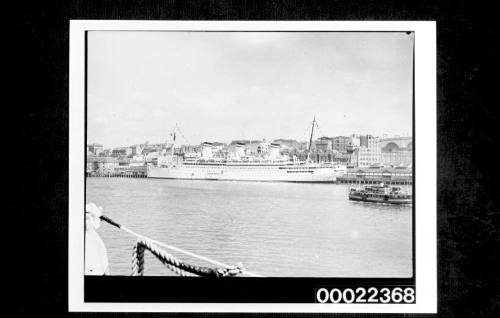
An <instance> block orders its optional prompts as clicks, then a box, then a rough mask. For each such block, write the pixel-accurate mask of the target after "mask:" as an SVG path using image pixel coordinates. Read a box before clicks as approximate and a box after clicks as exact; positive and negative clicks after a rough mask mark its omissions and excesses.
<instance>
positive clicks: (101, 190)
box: [70, 22, 435, 310]
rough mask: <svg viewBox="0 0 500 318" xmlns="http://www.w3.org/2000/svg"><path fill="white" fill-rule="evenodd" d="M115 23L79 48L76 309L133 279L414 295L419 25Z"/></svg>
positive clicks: (411, 298)
mask: <svg viewBox="0 0 500 318" xmlns="http://www.w3.org/2000/svg"><path fill="white" fill-rule="evenodd" d="M220 24H223V23H219V24H215V26H218V25H220ZM111 26H112V27H110V28H106V27H100V26H99V24H98V25H97V26H95V27H92V28H90V29H85V30H84V32H83V33H80V39H84V40H83V41H79V42H78V44H74V47H76V46H77V45H78V49H79V52H80V54H81V56H82V57H83V58H80V59H79V60H78V61H79V64H78V65H79V66H78V70H79V71H82V73H81V74H80V73H79V74H80V77H79V80H78V82H77V84H76V85H73V86H72V87H75V86H76V87H77V88H78V89H75V90H74V91H73V92H76V91H77V90H78V94H76V93H73V97H74V98H77V99H78V100H79V103H81V105H83V106H84V107H82V108H78V109H79V110H78V112H74V113H73V116H77V115H75V114H81V115H83V116H81V117H83V118H81V117H80V116H78V117H73V118H76V120H77V121H78V122H79V124H78V125H77V126H78V136H79V137H78V139H77V140H78V141H75V142H74V143H73V145H74V147H75V149H77V148H78V149H79V150H78V151H79V153H80V154H83V158H84V167H85V168H84V171H83V170H82V169H81V168H80V167H81V165H80V164H78V168H79V171H78V172H76V171H75V173H77V174H79V176H78V178H79V180H80V181H83V187H82V188H81V191H80V192H79V196H81V198H82V199H83V200H82V201H83V202H82V203H83V204H82V206H81V207H80V209H81V210H80V211H79V212H76V211H71V215H73V216H74V218H76V219H77V220H78V222H77V223H74V224H78V225H77V226H78V229H75V228H70V236H71V235H72V233H73V232H74V233H76V234H74V236H73V237H76V238H77V240H78V244H77V245H75V246H79V247H83V251H80V252H79V253H82V254H79V255H82V256H83V258H80V259H81V260H82V263H81V264H78V265H77V266H78V268H79V269H80V270H82V269H83V270H84V274H83V275H82V276H84V278H85V291H84V294H85V299H86V300H85V301H90V302H98V303H99V302H106V299H107V298H106V299H104V298H103V299H102V300H98V298H99V297H97V298H93V297H94V296H92V292H91V291H90V290H94V291H95V290H100V289H101V288H100V287H99V288H98V287H96V286H102V284H106V283H102V282H106V281H107V282H111V280H110V279H112V278H113V277H116V278H114V279H119V280H120V284H121V285H120V286H126V285H127V283H126V279H129V277H130V276H132V278H134V279H135V280H134V282H138V281H141V279H146V278H148V279H149V281H160V280H162V279H165V281H167V282H170V281H172V282H173V279H175V284H176V286H177V285H179V284H183V280H185V282H189V284H195V285H196V284H197V282H198V281H199V282H203V284H205V283H206V282H208V283H207V284H210V282H220V281H222V282H226V284H233V282H235V283H234V284H236V285H237V284H239V282H241V283H242V284H245V281H251V282H253V281H259V282H261V281H264V282H265V281H266V280H267V281H269V280H270V279H275V278H279V279H293V278H300V279H305V280H307V279H314V280H315V283H314V284H313V285H314V286H315V288H313V290H310V291H308V294H310V296H311V297H310V299H308V300H307V301H303V302H310V303H315V302H316V303H330V304H331V305H334V304H337V303H344V304H350V303H353V302H356V303H357V302H365V303H367V302H368V303H378V304H382V303H384V304H388V303H390V304H396V306H399V305H404V304H406V305H407V306H412V305H415V303H416V302H418V301H417V300H418V297H420V296H421V297H424V295H418V296H417V295H416V293H415V286H416V285H418V283H417V280H418V277H419V276H417V275H416V273H417V272H418V270H417V269H416V268H417V264H416V262H417V261H422V262H425V259H424V258H425V257H426V255H420V254H419V253H420V252H418V251H417V249H416V235H417V234H416V233H419V231H424V230H425V229H424V228H422V227H427V226H428V227H427V229H432V227H433V226H435V225H434V224H430V223H429V224H428V225H425V224H424V223H423V222H422V221H417V219H416V216H417V215H418V213H421V212H422V211H421V210H420V209H419V203H420V201H419V202H417V201H416V194H417V193H418V194H419V195H426V194H425V193H424V192H422V193H420V192H418V191H416V189H417V188H416V186H417V185H418V186H422V187H427V186H426V184H427V182H429V181H432V180H433V179H432V177H431V178H429V179H427V178H425V177H419V178H417V177H416V170H417V169H419V170H418V171H419V172H420V173H425V172H426V171H425V169H426V164H427V163H425V164H422V165H421V166H419V165H418V163H419V161H418V160H416V158H417V151H419V150H420V149H425V147H432V142H433V140H432V135H431V138H428V136H425V135H422V136H423V137H422V138H420V139H419V136H420V135H419V133H420V132H421V131H424V130H425V127H426V123H422V122H420V125H421V126H419V123H418V122H417V120H418V118H416V115H415V114H416V112H418V111H419V110H418V109H419V107H420V109H424V105H422V104H419V103H418V102H416V99H415V96H416V91H415V87H416V79H417V77H416V70H417V68H416V63H417V62H419V63H421V60H418V56H417V55H416V50H417V49H418V46H419V42H418V40H416V39H418V35H419V33H418V32H415V28H411V27H409V28H398V27H397V26H394V27H392V28H389V29H387V30H384V29H383V28H381V27H378V28H375V29H373V28H372V29H370V28H369V27H367V28H366V29H365V30H363V29H362V28H357V29H356V28H354V29H349V28H347V29H345V28H337V30H335V28H330V29H322V28H320V29H314V28H312V29H310V30H309V29H307V27H306V28H299V29H297V28H295V29H294V28H288V29H287V28H281V29H280V28H269V27H267V29H266V28H265V27H264V28H262V27H258V26H259V24H258V22H255V23H254V24H252V25H251V27H248V26H245V27H244V28H232V27H231V26H226V27H223V28H219V29H217V27H215V28H214V27H209V28H206V29H204V27H203V23H198V24H194V26H193V24H191V25H185V24H184V25H181V26H180V27H178V28H174V29H172V28H170V29H169V27H168V26H169V25H168V24H167V26H166V27H164V28H163V29H162V28H161V27H160V28H156V29H154V28H149V29H148V28H147V27H142V26H141V25H140V24H139V27H138V28H136V29H134V28H133V27H128V26H130V25H127V27H122V26H118V27H113V25H111ZM132 26H133V25H132ZM255 26H257V27H255ZM75 29H76V28H75ZM75 42H76V41H75ZM75 42H74V43H75ZM74 47H73V48H74ZM82 61H83V63H82ZM417 65H418V63H417ZM421 77H422V76H421ZM424 77H425V76H424ZM73 83H75V82H73ZM75 96H77V97H75ZM417 101H418V99H417ZM434 107H435V106H434ZM431 109H432V107H431ZM417 117H418V116H417ZM420 118H423V119H425V116H424V115H420ZM73 127H75V126H73ZM419 127H420V128H419ZM419 129H420V130H419ZM416 131H417V133H416ZM427 133H428V132H427ZM431 134H432V133H431ZM80 137H83V139H82V138H80ZM70 139H71V136H70ZM82 141H83V142H82ZM434 142H435V141H434ZM417 143H418V150H417V147H416V145H417ZM75 144H76V145H75ZM425 144H427V145H426V146H424V145H425ZM428 154H429V153H428ZM79 158H82V157H81V156H80V157H79ZM79 160H80V159H79ZM426 160H428V161H427V162H431V163H432V158H427V159H426ZM429 160H430V161H429ZM422 162H423V161H422ZM70 169H71V165H70ZM434 178H435V176H434ZM434 180H435V179H434ZM419 182H421V183H420V184H419ZM80 185H81V184H80ZM424 212H427V213H429V214H428V215H427V216H426V217H428V218H429V220H431V221H432V218H433V214H431V213H430V212H428V211H424ZM78 214H80V216H78ZM83 220H84V221H83ZM82 221H83V222H82ZM75 222H76V221H75ZM422 224H424V225H422ZM72 231H73V232H72ZM428 238H429V239H430V241H431V242H432V237H430V236H428ZM434 239H435V238H434ZM420 246H421V247H422V245H420ZM426 248H427V247H426ZM429 251H432V247H431V248H430V250H429ZM416 254H419V255H416ZM75 262H76V261H75ZM429 266H431V267H432V258H431V263H430V265H429ZM70 267H71V264H70ZM76 272H78V270H77V271H76ZM70 275H71V270H70ZM434 275H435V274H434ZM423 276H425V275H422V276H420V278H422V277H423ZM431 276H432V275H431ZM106 277H107V278H106ZM139 277H143V278H139ZM193 277H194V278H193ZM323 278H325V279H328V278H332V279H339V280H340V281H341V280H342V279H346V280H352V281H355V282H358V281H359V282H363V283H359V285H352V288H347V287H346V285H345V284H343V285H342V286H343V287H342V288H340V287H339V288H336V286H335V285H332V284H330V283H328V282H324V283H322V282H321V279H323ZM82 279H83V277H82ZM95 282H101V283H98V284H97V285H93V284H94V283H95ZM70 283H71V277H70ZM371 283H373V284H374V285H373V286H372V285H370V284H371ZM214 284H217V283H214ZM355 284H356V283H355ZM88 286H94V287H88ZM214 286H215V285H214ZM109 294H112V293H111V292H107V296H109ZM110 297H111V298H109V300H108V301H109V302H121V301H123V302H135V301H134V300H133V299H125V298H126V297H125V298H123V299H121V300H120V299H119V297H118V296H117V297H118V298H113V296H110ZM120 297H124V296H123V295H122V296H120ZM365 298H366V299H365ZM158 299H159V298H154V300H155V302H156V301H157V300H158ZM354 299H356V301H354ZM185 301H189V300H184V302H185ZM165 302H168V301H165ZM171 302H179V301H178V299H174V300H172V301H171ZM208 302H211V301H208ZM217 302H219V301H217ZM228 302H235V301H234V300H233V301H228ZM236 302H239V301H236ZM248 302H252V301H248ZM267 302H270V301H267ZM277 302H279V301H277ZM396 310H397V309H396Z"/></svg>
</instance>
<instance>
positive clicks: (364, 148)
mask: <svg viewBox="0 0 500 318" xmlns="http://www.w3.org/2000/svg"><path fill="white" fill-rule="evenodd" d="M381 161H382V158H381V150H380V139H379V138H378V137H375V136H372V135H362V136H359V148H357V149H356V150H354V152H353V154H352V160H351V164H352V165H354V166H358V167H369V166H372V165H375V164H380V163H381Z"/></svg>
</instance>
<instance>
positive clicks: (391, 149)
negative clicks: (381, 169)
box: [380, 137, 413, 166]
mask: <svg viewBox="0 0 500 318" xmlns="http://www.w3.org/2000/svg"><path fill="white" fill-rule="evenodd" d="M380 148H381V154H382V163H383V164H384V165H390V166H412V165H413V139H412V137H393V138H384V139H381V140H380Z"/></svg>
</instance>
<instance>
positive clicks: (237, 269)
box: [132, 239, 242, 277]
mask: <svg viewBox="0 0 500 318" xmlns="http://www.w3.org/2000/svg"><path fill="white" fill-rule="evenodd" d="M146 249H147V250H149V251H150V252H151V253H152V254H153V255H154V256H156V258H157V259H159V260H160V261H161V262H162V263H163V265H165V266H166V267H167V268H168V269H170V270H171V271H173V272H174V273H176V274H177V275H179V276H190V274H194V275H197V276H203V277H224V276H237V275H238V274H241V273H242V266H241V264H239V265H238V266H233V267H231V268H215V269H213V268H210V267H204V266H196V265H191V264H187V263H185V262H182V261H180V260H178V259H177V258H175V257H174V256H172V255H170V254H169V253H167V252H165V251H164V250H162V249H159V248H158V247H157V246H156V245H155V244H153V243H152V242H151V241H150V240H143V239H138V240H137V243H136V245H135V246H134V253H133V260H132V276H142V275H143V274H144V250H146Z"/></svg>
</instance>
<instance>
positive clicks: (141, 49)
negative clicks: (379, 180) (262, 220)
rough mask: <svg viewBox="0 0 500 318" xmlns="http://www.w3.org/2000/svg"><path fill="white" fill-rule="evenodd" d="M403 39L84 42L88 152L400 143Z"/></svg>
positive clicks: (407, 77) (405, 87) (406, 62)
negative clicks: (392, 139) (235, 143)
mask: <svg viewBox="0 0 500 318" xmlns="http://www.w3.org/2000/svg"><path fill="white" fill-rule="evenodd" d="M413 41H414V38H413V34H411V35H408V34H406V33H403V32H401V33H392V32H390V33H389V32H386V33H376V32H375V33H374V32H370V33H359V32H163V31H160V32H140V31H90V32H89V35H88V64H87V65H88V73H87V74H88V89H87V94H88V96H87V97H88V98H87V116H88V117H87V124H88V126H87V141H88V142H89V143H94V142H96V143H100V144H103V145H104V147H105V148H112V147H119V146H127V145H133V144H140V143H144V142H145V141H149V143H160V142H166V141H169V142H170V141H171V137H170V133H171V132H172V131H173V130H174V127H176V125H177V126H178V127H179V129H180V133H177V135H178V136H179V138H180V143H190V144H198V143H200V142H203V141H220V142H230V141H231V140H235V139H251V140H262V139H266V140H273V139H277V138H287V139H288V138H292V139H297V140H307V139H309V134H310V129H311V123H312V120H313V117H314V116H315V117H316V120H317V123H318V127H319V129H316V131H315V134H314V135H315V138H317V137H321V136H331V137H333V136H340V135H350V134H354V133H356V134H372V135H376V136H382V135H383V134H388V135H410V134H411V130H412V78H413V73H412V72H413V71H412V64H413V55H412V54H413Z"/></svg>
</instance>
